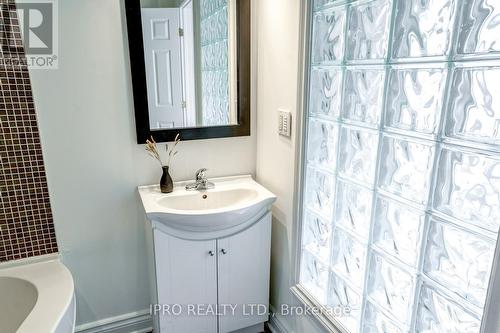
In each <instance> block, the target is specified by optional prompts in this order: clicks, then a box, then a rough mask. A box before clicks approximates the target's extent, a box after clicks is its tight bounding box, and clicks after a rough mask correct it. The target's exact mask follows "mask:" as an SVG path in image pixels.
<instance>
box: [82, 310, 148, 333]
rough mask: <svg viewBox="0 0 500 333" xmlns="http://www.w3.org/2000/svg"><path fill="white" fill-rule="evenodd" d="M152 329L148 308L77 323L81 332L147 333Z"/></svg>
mask: <svg viewBox="0 0 500 333" xmlns="http://www.w3.org/2000/svg"><path fill="white" fill-rule="evenodd" d="M152 330H153V322H152V320H151V315H150V313H149V309H147V310H143V311H138V312H132V313H127V314H124V315H119V316H115V317H110V318H105V319H102V320H98V321H94V322H91V323H87V324H83V325H78V326H77V327H76V329H75V332H81V333H148V332H151V331H152Z"/></svg>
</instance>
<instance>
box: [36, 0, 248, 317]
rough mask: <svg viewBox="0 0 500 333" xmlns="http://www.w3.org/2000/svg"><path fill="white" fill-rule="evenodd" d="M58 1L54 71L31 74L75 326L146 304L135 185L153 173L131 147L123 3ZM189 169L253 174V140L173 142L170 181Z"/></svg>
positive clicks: (154, 169) (133, 143)
mask: <svg viewBox="0 0 500 333" xmlns="http://www.w3.org/2000/svg"><path fill="white" fill-rule="evenodd" d="M58 3H59V45H60V51H59V57H60V58H59V59H60V60H59V69H58V70H33V71H32V72H31V78H32V84H33V91H34V97H35V104H36V109H37V113H38V117H39V126H40V131H41V137H42V145H43V153H44V157H45V164H46V168H47V175H48V182H49V190H50V196H51V203H52V208H53V213H54V220H55V226H56V233H57V240H58V244H59V248H60V252H61V253H62V258H63V261H64V262H65V263H66V264H67V266H68V267H69V268H70V270H71V272H72V274H73V276H74V278H75V283H76V292H77V324H83V323H90V322H94V321H97V320H101V319H104V318H109V317H113V316H117V315H123V314H127V313H132V312H135V311H139V310H143V309H146V308H147V307H148V306H149V300H148V298H147V295H148V291H147V277H146V268H145V259H144V258H145V250H144V241H143V239H144V236H143V231H142V226H141V222H140V221H141V216H142V207H141V206H140V204H139V199H138V196H137V193H136V187H137V186H138V185H142V184H151V183H155V182H157V181H158V180H159V177H160V176H161V172H160V169H159V166H158V165H157V164H155V161H154V160H152V159H151V158H150V157H148V156H147V155H146V153H145V152H144V151H143V147H142V146H139V145H137V144H136V136H135V124H134V115H133V103H132V89H131V78H130V70H129V66H130V64H129V60H128V46H127V42H126V26H125V21H124V20H125V19H124V9H123V4H122V3H123V1H119V0H104V1H103V0H85V1H82V0H64V1H59V2H58ZM253 119H255V117H253ZM252 133H255V126H254V125H253V126H252ZM199 167H207V168H208V169H209V173H208V175H209V176H222V175H231V174H248V173H254V171H255V137H242V138H228V139H217V140H204V141H190V142H181V144H180V145H179V154H178V155H177V157H176V160H175V161H174V163H173V166H172V176H173V178H174V180H181V179H189V178H192V177H193V175H194V172H195V171H196V169H197V168H199Z"/></svg>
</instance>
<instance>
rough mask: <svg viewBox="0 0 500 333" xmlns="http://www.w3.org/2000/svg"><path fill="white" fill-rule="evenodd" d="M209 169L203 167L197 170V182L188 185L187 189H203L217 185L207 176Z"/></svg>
mask: <svg viewBox="0 0 500 333" xmlns="http://www.w3.org/2000/svg"><path fill="white" fill-rule="evenodd" d="M206 172H207V169H205V168H202V169H200V170H198V171H196V176H195V182H194V183H191V184H187V185H186V190H187V191H203V190H208V189H211V188H214V187H215V184H214V183H212V182H209V181H208V179H207V176H206Z"/></svg>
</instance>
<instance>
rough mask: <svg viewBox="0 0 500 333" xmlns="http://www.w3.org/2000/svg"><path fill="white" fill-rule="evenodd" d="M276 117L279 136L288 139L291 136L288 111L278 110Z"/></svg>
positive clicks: (290, 115)
mask: <svg viewBox="0 0 500 333" xmlns="http://www.w3.org/2000/svg"><path fill="white" fill-rule="evenodd" d="M278 117H279V118H278V119H279V121H278V123H279V125H278V126H279V127H278V133H279V135H282V136H286V137H290V136H291V135H292V114H291V113H290V111H286V110H278Z"/></svg>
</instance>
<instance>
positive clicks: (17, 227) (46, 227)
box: [0, 0, 57, 262]
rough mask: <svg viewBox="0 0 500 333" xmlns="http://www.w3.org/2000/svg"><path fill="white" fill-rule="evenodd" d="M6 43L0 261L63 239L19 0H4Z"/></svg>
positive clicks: (1, 85)
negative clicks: (46, 162)
mask: <svg viewBox="0 0 500 333" xmlns="http://www.w3.org/2000/svg"><path fill="white" fill-rule="evenodd" d="M0 47H1V49H0V52H1V55H0V158H1V160H0V262H3V261H8V260H15V259H21V258H26V257H31V256H38V255H43V254H49V253H54V252H57V243H56V236H55V232H54V225H53V221H52V212H51V208H50V202H49V192H48V187H47V179H46V174H45V168H44V163H43V156H42V147H41V143H40V137H39V132H38V126H37V118H36V112H35V106H34V103H33V95H32V89H31V83H30V78H29V72H28V67H27V66H26V64H23V59H25V55H24V49H23V46H22V39H21V33H20V28H19V21H18V17H17V13H16V5H15V2H14V1H9V0H0ZM24 62H25V61H24Z"/></svg>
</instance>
